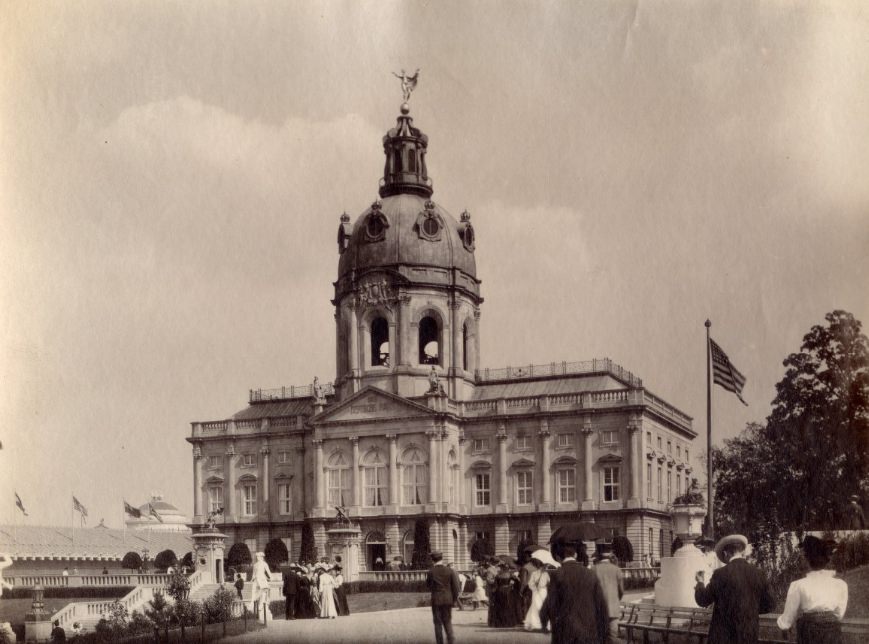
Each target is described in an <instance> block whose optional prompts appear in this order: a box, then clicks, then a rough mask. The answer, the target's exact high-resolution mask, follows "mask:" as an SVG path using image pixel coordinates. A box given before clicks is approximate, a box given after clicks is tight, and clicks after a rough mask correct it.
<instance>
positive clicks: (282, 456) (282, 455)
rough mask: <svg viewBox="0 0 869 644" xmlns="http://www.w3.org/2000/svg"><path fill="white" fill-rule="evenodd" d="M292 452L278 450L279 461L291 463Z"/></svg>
mask: <svg viewBox="0 0 869 644" xmlns="http://www.w3.org/2000/svg"><path fill="white" fill-rule="evenodd" d="M289 462H290V453H289V452H287V451H283V452H278V463H289Z"/></svg>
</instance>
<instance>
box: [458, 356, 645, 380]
mask: <svg viewBox="0 0 869 644" xmlns="http://www.w3.org/2000/svg"><path fill="white" fill-rule="evenodd" d="M593 373H604V374H609V375H610V376H612V377H614V378H618V379H619V380H621V381H623V382H625V383H626V384H628V385H630V386H631V387H642V386H643V381H642V379H641V378H640V377H639V376H636V375H634V374H633V373H631V372H630V371H628V370H627V369H625V368H624V367H622V366H621V365H618V364H616V363H615V362H613V361H612V360H610V359H609V358H595V359H594V360H584V361H582V362H550V363H549V364H530V365H524V366H521V367H503V368H500V369H477V371H476V372H475V373H474V375H475V377H476V380H477V384H484V383H492V382H499V381H503V380H523V379H527V378H546V377H552V376H569V375H576V374H593Z"/></svg>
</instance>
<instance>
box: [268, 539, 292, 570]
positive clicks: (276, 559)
mask: <svg viewBox="0 0 869 644" xmlns="http://www.w3.org/2000/svg"><path fill="white" fill-rule="evenodd" d="M265 556H266V557H265V559H266V563H267V564H268V565H269V568H271V569H272V570H277V569H278V568H280V567H281V564H282V563H285V562H287V561H289V560H290V553H289V552H287V546H286V545H284V542H283V541H281V540H280V539H272V540H271V541H269V542H268V543H267V544H266V549H265Z"/></svg>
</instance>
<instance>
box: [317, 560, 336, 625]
mask: <svg viewBox="0 0 869 644" xmlns="http://www.w3.org/2000/svg"><path fill="white" fill-rule="evenodd" d="M320 617H322V618H332V619H334V618H336V617H338V609H337V608H336V606H335V578H334V577H333V576H332V573H330V572H329V571H323V574H321V575H320Z"/></svg>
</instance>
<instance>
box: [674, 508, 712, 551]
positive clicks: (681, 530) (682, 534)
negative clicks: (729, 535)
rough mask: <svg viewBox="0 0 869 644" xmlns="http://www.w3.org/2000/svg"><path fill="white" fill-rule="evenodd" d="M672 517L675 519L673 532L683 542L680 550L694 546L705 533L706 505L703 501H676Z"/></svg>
mask: <svg viewBox="0 0 869 644" xmlns="http://www.w3.org/2000/svg"><path fill="white" fill-rule="evenodd" d="M670 517H671V518H672V519H673V532H674V533H675V534H676V536H677V537H679V539H680V540H681V541H682V544H683V545H682V548H680V549H679V550H682V549H684V548H685V547H688V546H690V547H691V548H693V547H694V542H695V541H697V539H699V538H700V536H701V535H702V534H703V519H704V518H705V517H706V506H705V505H704V504H702V503H675V504H673V509H672V511H671V512H670ZM676 554H677V555H678V551H677V553H676Z"/></svg>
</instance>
